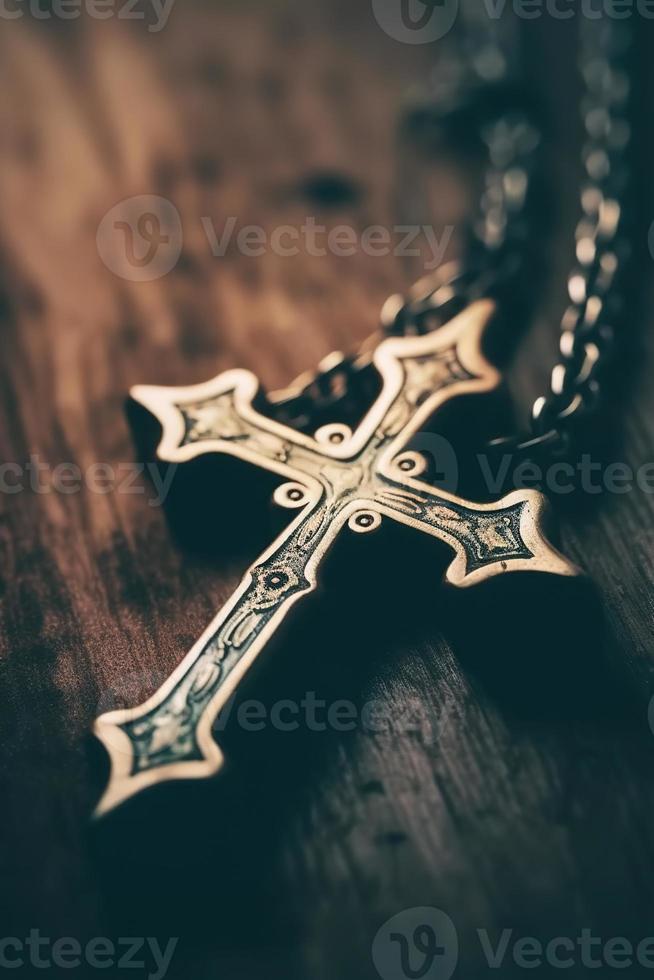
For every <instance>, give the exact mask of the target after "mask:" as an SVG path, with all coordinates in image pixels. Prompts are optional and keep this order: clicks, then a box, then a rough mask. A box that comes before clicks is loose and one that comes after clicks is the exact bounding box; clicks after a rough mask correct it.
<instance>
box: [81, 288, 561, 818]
mask: <svg viewBox="0 0 654 980" xmlns="http://www.w3.org/2000/svg"><path fill="white" fill-rule="evenodd" d="M492 314H493V304H492V303H491V302H490V301H489V300H483V301H480V302H478V303H476V304H474V305H473V306H471V307H470V308H469V309H468V310H466V311H465V312H463V313H462V314H460V315H459V316H457V317H456V318H455V319H453V320H452V321H451V322H450V323H449V324H447V325H446V326H445V327H443V328H442V329H441V330H440V331H437V332H435V333H431V334H427V335H425V336H416V337H403V338H399V337H397V338H390V339H387V340H385V341H383V342H382V343H381V344H380V345H379V346H378V347H377V348H376V350H375V351H374V354H373V362H374V365H375V367H376V369H377V370H378V371H379V373H380V375H381V379H382V387H381V391H380V394H379V396H378V397H377V399H376V401H375V402H374V404H373V405H372V407H371V408H370V409H369V411H368V413H367V414H366V415H365V417H364V418H363V420H362V421H361V423H360V425H359V426H358V427H357V428H356V429H355V430H354V431H353V432H351V431H350V430H349V429H347V427H334V428H333V431H330V427H329V426H328V427H326V429H325V430H324V431H322V432H321V433H319V434H318V438H313V437H312V436H309V435H306V434H304V433H301V432H297V431H295V430H294V429H291V428H289V427H287V426H285V425H282V424H280V423H279V422H276V421H273V420H272V419H270V418H268V417H267V416H264V415H262V414H260V413H259V412H258V411H256V409H255V408H254V404H255V403H256V399H257V396H258V395H259V384H258V381H257V379H256V378H255V376H254V375H253V374H251V373H249V372H248V371H240V370H237V371H228V372H226V373H225V374H222V375H220V376H218V377H217V378H215V379H214V380H213V381H210V382H209V383H208V384H204V385H198V386H194V387H190V388H155V387H138V388H136V389H134V391H133V393H132V394H133V397H134V398H135V399H136V401H138V402H140V403H141V404H142V405H144V406H145V407H146V408H148V409H149V410H150V411H151V412H152V413H153V414H154V415H155V416H156V417H157V418H158V419H159V420H160V422H161V424H162V427H163V436H162V440H161V443H160V445H159V449H158V456H159V458H160V459H161V460H164V461H169V462H175V463H183V462H185V461H188V460H190V459H193V458H195V457H197V456H200V455H202V454H205V453H224V454H228V455H231V456H235V457H238V458H239V459H242V460H245V461H247V462H249V463H252V464H253V465H254V466H257V467H260V468H263V469H266V470H269V471H271V472H272V473H274V474H277V475H278V476H279V477H280V478H281V479H282V480H283V481H284V483H283V484H282V485H281V486H280V488H279V489H278V491H277V492H276V494H275V499H276V501H277V503H279V504H280V505H282V506H285V507H301V510H300V512H299V513H298V515H297V516H296V517H295V519H294V520H293V522H292V523H291V525H290V526H289V527H288V528H287V529H286V530H285V531H284V532H283V533H282V534H281V535H280V536H279V537H278V539H277V540H276V541H275V542H274V543H273V544H272V545H271V546H270V548H268V549H267V551H266V552H265V553H264V554H263V555H262V556H261V558H259V559H258V561H256V562H255V564H254V565H253V566H252V568H250V570H249V571H248V572H247V573H246V575H245V577H244V578H243V581H242V583H241V585H240V587H239V589H238V590H237V592H236V593H235V594H234V596H233V597H232V598H231V599H230V600H229V602H228V603H227V604H226V606H225V607H224V608H223V609H222V610H221V611H220V612H219V613H218V615H217V616H216V618H215V619H214V620H213V622H212V623H211V624H210V625H209V627H208V628H207V630H206V631H205V633H204V634H203V636H202V637H200V639H199V640H198V642H197V643H196V644H195V646H194V647H193V648H192V650H191V651H190V652H189V654H188V655H187V657H186V658H185V659H184V661H183V662H182V663H181V664H180V666H179V667H178V669H177V670H176V671H175V672H174V674H173V675H172V676H171V677H170V679H169V680H168V681H167V682H166V683H165V684H164V685H163V687H162V688H161V689H160V690H159V691H158V692H157V693H156V694H155V695H154V696H153V697H151V698H150V699H149V700H148V701H147V702H146V703H145V704H143V705H141V706H140V707H137V708H133V709H129V710H124V711H115V712H111V713H109V714H106V715H103V716H101V717H100V718H99V719H98V720H97V722H96V726H95V732H96V734H97V736H98V737H99V738H100V739H101V740H102V742H103V743H104V745H105V746H106V748H107V750H108V752H109V755H110V757H111V766H112V768H111V779H110V782H109V785H108V787H107V790H106V792H105V795H104V796H103V798H102V800H101V801H100V804H99V806H98V811H97V812H98V813H99V814H102V813H106V812H107V811H108V810H111V809H112V808H113V807H115V806H117V805H118V804H120V803H122V802H123V801H124V800H126V799H127V798H129V797H130V796H132V795H133V794H134V793H136V792H138V791H140V790H142V789H144V788H146V787H148V786H151V785H153V784H154V783H157V782H161V781H164V780H169V779H185V778H198V777H205V776H210V775H212V774H213V773H215V772H217V771H218V770H219V769H220V767H221V765H222V761H223V759H222V754H221V751H220V749H219V748H218V746H217V745H216V743H215V741H214V739H213V737H212V734H211V726H212V724H213V721H214V719H215V717H216V715H217V714H218V712H219V711H220V709H221V708H222V707H223V706H224V704H225V703H226V702H227V700H228V699H229V697H230V696H231V695H232V693H233V692H234V690H235V688H236V687H237V685H238V683H239V681H240V680H241V678H242V677H243V676H244V674H245V673H246V671H247V670H248V669H249V668H250V666H251V665H252V663H253V662H254V660H255V658H256V657H257V656H258V654H259V653H260V652H261V650H262V649H263V648H264V646H265V644H266V642H267V641H268V639H269V638H270V637H271V635H272V634H273V633H274V631H275V630H276V629H277V627H278V626H279V625H280V623H281V622H282V620H283V619H284V618H285V617H286V616H287V614H288V612H289V611H290V609H291V608H292V606H293V605H294V604H295V603H296V602H297V601H299V599H300V598H301V597H302V596H303V595H306V594H307V593H309V592H311V591H313V590H314V589H315V588H316V583H317V575H318V569H319V565H320V562H321V559H322V558H323V556H324V555H325V553H326V552H327V550H328V548H329V546H330V545H331V543H332V542H333V541H334V539H335V538H336V536H337V535H338V534H339V533H340V531H341V530H342V529H343V528H344V527H345V526H349V527H350V528H351V529H352V530H354V531H358V532H366V531H372V530H375V529H376V527H377V526H378V525H379V524H380V523H381V520H382V518H388V519H391V520H394V521H397V522H399V523H401V524H404V525H407V526H408V527H410V528H413V529H414V530H416V531H421V532H423V533H425V534H429V535H432V536H433V537H435V538H438V539H439V540H441V541H444V542H446V543H447V544H448V545H450V546H451V547H452V549H453V550H454V552H455V557H454V560H453V561H452V563H451V564H450V566H449V568H448V569H447V572H446V580H447V581H448V582H449V583H451V584H452V585H455V586H463V587H465V586H469V585H472V584H474V583H476V582H479V581H482V580H483V579H487V578H489V577H490V576H494V575H500V574H504V573H506V572H510V571H518V570H535V571H543V572H552V573H556V574H561V575H571V574H574V573H575V571H576V570H575V569H574V567H573V566H572V565H570V564H569V563H568V562H567V561H566V559H565V558H563V556H562V555H560V554H559V553H558V552H557V551H556V550H555V549H554V548H553V547H552V546H551V545H550V544H549V543H548V542H547V541H546V539H545V538H544V536H543V534H542V531H541V517H542V514H543V511H544V508H545V500H544V498H543V497H542V496H541V495H540V494H538V493H536V492H535V491H529V490H525V491H517V492H515V493H512V494H510V495H509V496H508V497H505V498H504V499H503V500H501V501H499V502H498V503H493V504H474V503H470V502H468V501H466V500H463V499H462V498H459V497H456V496H454V495H453V494H450V493H447V492H445V491H441V490H436V489H434V487H432V486H430V485H429V484H427V483H424V482H422V481H421V480H420V479H418V478H417V476H414V475H413V473H412V469H414V468H413V467H409V468H408V469H406V470H405V469H403V468H402V466H401V465H400V466H398V460H399V461H400V463H401V462H402V460H403V459H404V460H412V459H413V457H414V456H416V460H414V461H416V462H419V457H418V456H417V454H411V453H409V452H408V451H407V446H408V444H409V443H410V441H411V439H412V438H413V437H414V436H415V435H416V433H418V432H419V431H421V430H422V429H424V428H425V426H426V424H427V422H428V421H429V420H430V419H431V417H432V416H433V415H434V413H435V412H437V410H438V409H439V408H440V407H441V406H442V405H443V404H444V403H445V402H446V401H448V400H449V399H451V398H454V397H456V396H459V395H463V394H473V393H475V392H486V391H489V390H491V389H492V388H494V387H495V386H496V384H497V383H498V381H499V375H498V373H497V371H496V370H495V369H494V368H493V367H492V366H491V365H490V364H488V362H487V361H486V360H485V359H484V357H483V356H482V354H481V348H480V341H481V337H482V333H483V331H484V329H485V327H486V325H487V323H488V321H489V320H490V318H491V316H492ZM330 436H333V438H330ZM415 469H416V472H417V473H418V475H420V468H419V466H417V467H416V468H415Z"/></svg>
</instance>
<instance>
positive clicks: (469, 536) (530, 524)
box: [375, 480, 577, 587]
mask: <svg viewBox="0 0 654 980" xmlns="http://www.w3.org/2000/svg"><path fill="white" fill-rule="evenodd" d="M384 483H385V485H383V486H382V487H381V488H380V489H379V490H377V491H376V493H375V502H376V505H377V506H378V508H379V510H380V511H381V513H383V514H385V515H386V516H388V517H392V518H393V519H394V520H396V521H399V522H400V523H402V524H407V525H409V526H410V527H414V528H416V529H417V530H420V531H423V532H424V533H426V534H430V535H432V536H433V537H436V538H439V539H440V540H441V541H445V542H446V543H447V544H449V545H451V546H452V547H453V548H454V550H455V551H456V557H455V559H454V561H453V562H452V563H451V565H450V566H449V568H448V570H447V572H446V581H447V582H449V583H450V584H451V585H457V586H464V587H466V586H469V585H474V584H475V583H476V582H479V581H481V580H483V579H486V578H490V577H492V576H494V575H501V574H504V573H505V572H511V571H532V572H547V573H551V574H556V575H576V574H577V569H576V568H575V566H574V565H572V564H571V563H570V562H569V561H567V559H566V558H564V557H563V555H561V554H559V552H558V551H557V550H556V549H555V548H554V547H553V546H552V545H551V544H550V543H549V541H548V540H547V538H546V537H545V534H544V531H543V523H544V520H545V518H546V513H547V506H548V505H547V501H546V500H545V498H544V497H543V496H542V494H540V493H537V492H536V491H530V490H517V491H515V492H514V493H512V494H510V495H509V496H507V497H504V499H503V500H500V501H498V502H497V503H492V504H471V503H469V502H467V501H463V500H461V499H457V498H453V497H451V495H449V494H444V493H443V492H436V491H434V490H431V489H430V488H429V487H428V486H427V485H426V484H422V483H420V482H419V481H416V480H413V481H407V482H406V483H404V484H403V485H399V484H397V483H395V482H393V481H390V480H389V481H384ZM407 483H408V484H409V485H408V486H407Z"/></svg>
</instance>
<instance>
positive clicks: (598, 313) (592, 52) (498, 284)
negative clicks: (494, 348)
mask: <svg viewBox="0 0 654 980" xmlns="http://www.w3.org/2000/svg"><path fill="white" fill-rule="evenodd" d="M581 20H582V23H581V29H580V46H579V68H580V74H581V77H582V81H583V86H584V90H583V96H582V100H581V108H582V116H583V123H584V128H585V133H586V138H585V141H584V145H583V150H582V163H583V168H584V173H585V176H584V180H583V183H582V189H581V212H582V217H581V219H580V221H579V224H578V226H577V229H576V265H575V267H574V269H573V270H572V272H571V273H570V275H569V278H568V296H569V305H568V307H567V309H566V310H565V313H564V315H563V318H562V321H561V339H560V358H559V360H558V362H557V364H556V365H555V367H554V369H553V371H552V375H551V381H550V387H549V389H548V391H547V392H546V393H545V394H544V395H542V396H541V397H539V398H537V399H536V401H535V402H534V405H533V407H532V411H531V431H529V432H526V433H515V434H511V435H508V436H503V437H500V438H497V439H494V440H492V442H491V443H490V444H489V448H490V449H491V450H493V451H502V452H507V451H510V452H512V453H514V454H521V455H525V456H535V455H540V456H542V455H543V454H544V453H545V454H547V455H555V456H560V455H562V454H567V453H569V452H570V451H571V448H572V446H573V444H574V436H575V433H576V431H577V430H578V428H579V426H580V423H581V422H582V421H583V420H586V419H587V418H588V417H589V416H591V415H592V414H593V413H594V412H596V411H597V409H598V407H599V404H600V393H601V388H600V384H601V377H602V374H603V372H604V369H605V367H606V364H607V362H608V361H609V359H610V355H611V351H612V349H613V344H614V325H615V320H616V317H617V315H618V313H619V294H618V293H617V291H616V282H617V280H618V278H619V275H620V272H621V270H622V268H623V266H624V263H625V261H626V260H627V259H628V257H629V243H628V240H627V238H626V235H625V223H626V222H625V214H624V206H623V202H624V199H625V194H626V191H627V189H628V183H629V177H630V172H629V168H628V167H627V164H626V155H627V151H628V147H629V144H630V140H631V128H630V122H629V105H630V95H631V90H630V89H631V87H630V77H629V73H628V71H627V64H628V59H629V56H630V53H631V46H632V37H631V31H630V28H629V26H628V24H627V23H626V22H625V21H622V22H619V23H616V22H610V21H608V20H604V19H601V20H598V21H596V20H589V19H584V18H581ZM485 50H486V56H485V57H486V60H487V62H488V61H489V60H490V61H492V59H489V54H488V44H486V49H485ZM496 60H498V59H496ZM477 74H479V73H477ZM537 115H538V113H537V111H536V110H535V108H534V106H533V105H529V104H527V103H526V101H525V93H524V87H520V86H517V85H515V84H513V85H511V84H508V83H507V80H506V79H505V78H499V79H497V78H496V79H494V80H493V82H492V83H482V81H480V79H479V78H476V79H475V80H474V84H471V81H470V78H468V79H466V80H465V81H464V82H462V84H461V85H460V87H459V90H458V91H457V93H456V95H455V96H454V97H452V94H451V93H450V98H449V99H447V100H445V104H444V105H443V102H440V103H439V104H438V105H437V106H434V105H433V104H432V105H431V106H425V105H421V106H420V107H419V108H418V109H417V110H415V111H414V113H412V114H409V117H408V119H407V120H406V122H407V124H408V126H409V128H410V129H413V130H415V129H416V128H423V127H425V126H427V127H439V128H440V129H443V130H444V131H445V132H446V133H447V134H448V135H449V136H450V137H452V136H453V135H454V136H456V135H457V134H458V135H459V136H460V134H462V133H463V134H466V138H469V134H470V132H471V130H474V131H476V132H477V134H478V137H479V139H480V140H481V143H482V145H483V147H484V150H485V155H486V158H487V167H486V170H485V174H484V181H483V189H482V193H481V197H480V201H479V210H478V215H477V217H476V219H475V220H473V221H472V222H471V226H470V230H469V241H468V245H467V247H466V250H465V254H466V260H465V263H464V264H463V263H461V264H459V263H453V264H450V265H448V266H446V267H444V268H443V269H442V270H439V271H438V272H437V273H436V274H435V275H433V276H430V277H427V278H426V279H423V280H421V281H420V282H419V283H417V284H416V286H414V287H413V289H412V290H410V292H409V294H408V296H406V297H401V296H392V297H391V298H390V299H389V300H388V301H387V303H386V304H385V306H384V309H383V311H382V317H381V320H382V329H383V331H384V332H385V334H386V335H388V336H407V335H412V334H422V333H426V332H429V331H432V330H435V329H438V328H439V327H440V326H442V325H443V324H444V323H446V322H447V321H448V320H450V319H451V318H452V317H453V316H455V315H456V314H457V313H459V312H460V311H461V310H462V309H464V308H465V307H466V306H468V305H469V304H470V303H471V302H472V301H473V300H475V299H477V298H480V297H482V296H501V297H503V298H506V296H507V295H510V293H511V291H512V290H515V288H516V287H517V285H518V284H519V283H520V276H521V273H522V272H524V270H525V268H527V267H528V266H529V264H530V261H531V259H532V254H533V252H534V250H535V247H534V245H533V244H532V243H533V239H534V236H533V227H532V222H531V221H530V215H531V213H532V212H533V210H534V198H535V195H534V193H533V191H534V183H535V179H536V177H537V173H538V166H539V153H538V151H539V148H540V146H541V142H542V137H541V130H540V127H539V125H538V124H537V122H536V117H537ZM377 382H378V379H377V377H376V371H375V369H374V367H373V365H372V362H371V357H370V355H369V354H367V353H365V352H364V353H362V354H359V355H358V356H353V357H348V356H345V355H342V354H332V355H330V357H329V358H327V359H326V360H325V361H323V363H322V364H321V365H320V367H319V370H318V372H317V374H315V375H303V376H302V377H301V378H298V379H297V381H296V383H295V385H293V386H292V387H291V388H289V389H286V390H285V391H282V392H277V393H275V394H273V395H270V396H269V410H270V412H271V413H272V414H273V415H274V417H275V418H276V419H277V420H278V421H280V422H284V423H286V424H288V425H292V426H294V427H296V428H298V429H301V430H305V431H311V430H315V429H316V428H318V427H320V425H323V424H326V423H328V422H333V421H335V420H338V417H339V416H341V417H343V418H346V417H349V418H350V419H352V418H356V417H360V416H361V415H362V414H363V412H364V411H365V409H366V408H367V406H368V404H369V403H370V400H371V399H372V398H374V395H375V393H376V388H377Z"/></svg>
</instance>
